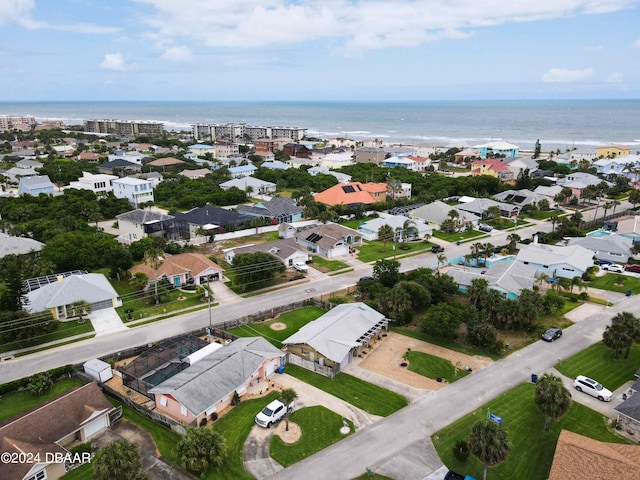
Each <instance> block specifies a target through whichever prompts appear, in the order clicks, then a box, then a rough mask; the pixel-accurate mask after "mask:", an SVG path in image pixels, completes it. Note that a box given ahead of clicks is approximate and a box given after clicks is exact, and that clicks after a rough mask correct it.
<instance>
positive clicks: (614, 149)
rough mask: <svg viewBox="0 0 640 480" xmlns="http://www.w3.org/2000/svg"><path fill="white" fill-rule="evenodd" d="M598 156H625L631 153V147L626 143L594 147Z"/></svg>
mask: <svg viewBox="0 0 640 480" xmlns="http://www.w3.org/2000/svg"><path fill="white" fill-rule="evenodd" d="M595 151H596V154H597V155H598V157H609V158H614V157H626V156H627V155H631V147H629V146H627V145H607V146H605V147H596V148H595Z"/></svg>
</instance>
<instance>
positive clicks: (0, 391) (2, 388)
mask: <svg viewBox="0 0 640 480" xmlns="http://www.w3.org/2000/svg"><path fill="white" fill-rule="evenodd" d="M74 371H75V369H74V368H73V365H65V366H63V367H58V368H53V369H51V370H48V371H46V372H43V373H47V374H49V376H50V377H51V380H53V381H56V380H57V379H59V378H60V377H62V376H64V375H69V374H71V373H73V372H74ZM30 381H31V377H25V378H19V379H18V380H13V381H11V382H7V383H3V384H2V385H0V396H1V395H6V394H7V393H11V392H17V391H18V390H22V389H24V388H26V387H27V386H28V385H29V382H30Z"/></svg>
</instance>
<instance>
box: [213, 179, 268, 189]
mask: <svg viewBox="0 0 640 480" xmlns="http://www.w3.org/2000/svg"><path fill="white" fill-rule="evenodd" d="M275 185H276V184H275V183H272V182H266V181H264V180H260V179H258V178H254V177H242V178H234V179H232V180H228V181H226V182H222V183H221V184H220V186H221V187H223V188H224V187H229V188H231V187H238V188H239V189H240V190H244V189H245V188H247V187H253V188H260V187H272V186H273V187H274V186H275Z"/></svg>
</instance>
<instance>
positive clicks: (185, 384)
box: [149, 337, 285, 426]
mask: <svg viewBox="0 0 640 480" xmlns="http://www.w3.org/2000/svg"><path fill="white" fill-rule="evenodd" d="M284 358H285V354H284V352H282V351H281V350H278V349H277V348H276V347H274V346H273V345H271V344H270V343H269V342H267V341H266V340H265V339H264V338H262V337H245V338H238V339H237V340H234V341H233V342H231V344H229V345H227V346H226V347H223V348H220V349H218V350H216V351H214V352H213V353H210V354H209V355H206V356H205V357H203V358H201V359H200V360H198V361H197V362H196V363H194V364H193V365H191V366H189V367H187V368H185V369H184V370H182V371H181V372H179V373H177V374H176V375H174V376H172V377H171V378H169V379H168V380H165V381H164V382H162V383H160V384H159V385H157V386H156V387H154V388H152V389H150V390H149V393H151V394H153V396H154V400H155V411H156V412H159V413H163V414H166V415H168V416H170V417H172V418H174V419H176V420H178V421H180V422H181V423H184V424H186V425H193V426H200V425H202V424H204V422H203V421H207V420H211V419H212V414H214V413H215V414H217V413H218V412H221V411H222V410H224V409H225V408H226V407H228V406H229V405H230V404H231V401H232V400H233V397H234V395H235V394H236V393H237V394H238V395H243V394H244V393H245V392H246V391H247V388H249V387H250V386H251V385H253V384H256V383H258V382H265V388H267V385H268V384H267V382H266V381H267V379H268V378H269V376H271V375H273V373H274V372H275V371H276V369H277V368H278V367H279V366H280V365H282V364H284ZM216 416H217V415H216Z"/></svg>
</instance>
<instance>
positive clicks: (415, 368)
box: [406, 351, 469, 383]
mask: <svg viewBox="0 0 640 480" xmlns="http://www.w3.org/2000/svg"><path fill="white" fill-rule="evenodd" d="M406 355H407V360H409V367H408V368H409V370H411V371H412V372H416V373H418V374H420V375H422V376H423V377H427V378H432V379H434V380H435V379H436V378H444V379H445V380H446V381H447V382H449V383H453V382H455V381H456V380H460V379H461V378H462V377H466V376H467V375H469V372H467V371H466V370H465V369H464V365H461V366H460V367H459V368H458V369H457V370H458V372H457V373H456V367H455V365H454V364H453V363H451V362H450V361H449V360H445V359H444V358H440V357H435V356H433V355H429V354H428V353H423V352H416V351H409V352H407V354H406Z"/></svg>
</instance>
